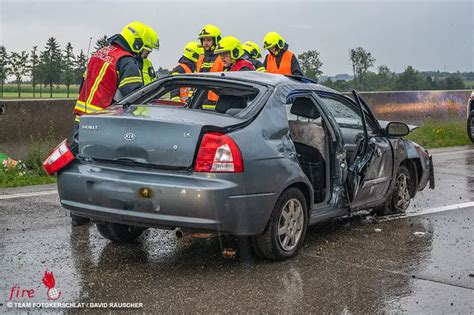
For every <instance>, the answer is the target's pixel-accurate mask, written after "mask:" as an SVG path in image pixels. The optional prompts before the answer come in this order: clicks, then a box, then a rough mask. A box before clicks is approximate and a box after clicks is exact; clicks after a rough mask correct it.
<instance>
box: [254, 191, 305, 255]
mask: <svg viewBox="0 0 474 315" xmlns="http://www.w3.org/2000/svg"><path fill="white" fill-rule="evenodd" d="M307 226H308V208H307V205H306V199H305V197H304V195H303V193H302V192H301V191H300V190H299V189H297V188H289V189H288V190H286V191H285V192H283V194H281V196H280V197H279V198H278V201H277V202H276V204H275V207H274V208H273V211H272V214H271V216H270V220H269V222H268V224H267V227H266V228H265V231H264V232H263V233H262V234H260V235H257V236H254V237H253V245H254V246H253V248H254V251H255V254H257V255H258V256H259V257H261V258H264V259H269V260H284V259H288V258H291V257H294V256H295V255H296V254H297V253H298V250H299V249H300V247H301V245H302V244H303V242H304V238H305V235H306V229H307Z"/></svg>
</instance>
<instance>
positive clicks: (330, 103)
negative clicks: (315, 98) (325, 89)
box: [322, 97, 370, 130]
mask: <svg viewBox="0 0 474 315" xmlns="http://www.w3.org/2000/svg"><path fill="white" fill-rule="evenodd" d="M322 99H323V101H324V102H325V103H326V105H327V108H328V110H329V111H330V112H331V114H332V115H333V116H334V119H335V120H336V122H337V124H338V125H339V126H340V127H341V128H350V129H359V130H363V129H364V126H363V123H362V117H361V115H360V113H359V112H358V111H357V110H356V109H355V108H353V107H352V106H351V105H350V104H347V103H344V102H342V101H340V100H338V99H335V98H330V97H322ZM368 128H369V129H370V127H368Z"/></svg>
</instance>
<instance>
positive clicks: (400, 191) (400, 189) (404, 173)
mask: <svg viewBox="0 0 474 315" xmlns="http://www.w3.org/2000/svg"><path fill="white" fill-rule="evenodd" d="M411 185H412V180H411V175H410V171H409V170H408V168H407V167H406V166H404V165H400V167H399V168H398V172H397V176H396V178H395V190H394V191H393V194H392V197H391V198H390V201H389V203H388V204H386V205H384V206H381V207H378V208H376V209H375V211H376V213H377V214H378V215H390V214H397V213H405V211H406V210H407V209H408V206H410V201H411V195H410V188H411Z"/></svg>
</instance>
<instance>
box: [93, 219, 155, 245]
mask: <svg viewBox="0 0 474 315" xmlns="http://www.w3.org/2000/svg"><path fill="white" fill-rule="evenodd" d="M96 226H97V230H99V233H100V234H101V235H102V236H103V237H104V238H106V239H108V240H111V241H112V242H115V243H130V242H133V241H134V240H135V239H137V238H138V237H139V236H140V235H142V233H143V232H144V231H145V230H146V228H143V227H138V226H131V225H126V224H118V223H111V222H105V223H96Z"/></svg>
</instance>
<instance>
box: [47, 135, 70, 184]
mask: <svg viewBox="0 0 474 315" xmlns="http://www.w3.org/2000/svg"><path fill="white" fill-rule="evenodd" d="M73 160H74V154H72V152H71V150H70V149H69V144H68V143H67V139H64V140H63V142H61V143H60V144H59V145H58V146H57V147H56V149H54V150H53V151H52V152H51V153H50V154H49V156H48V157H47V158H46V160H45V161H44V162H43V168H44V170H45V171H46V173H48V175H53V174H54V173H56V172H57V171H59V170H60V169H62V168H63V167H65V166H66V165H68V164H69V163H71V162H72V161H73Z"/></svg>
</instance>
